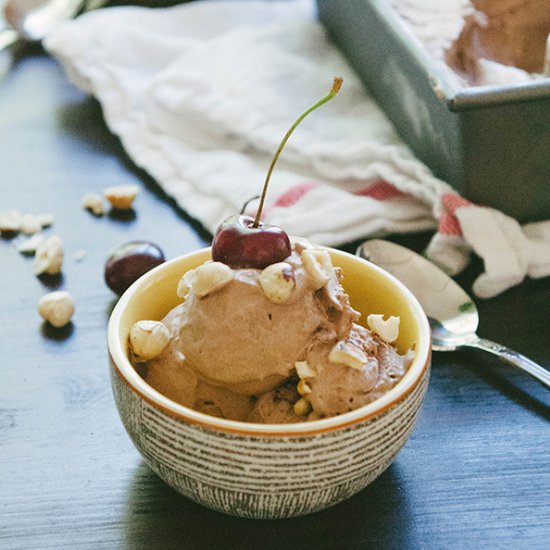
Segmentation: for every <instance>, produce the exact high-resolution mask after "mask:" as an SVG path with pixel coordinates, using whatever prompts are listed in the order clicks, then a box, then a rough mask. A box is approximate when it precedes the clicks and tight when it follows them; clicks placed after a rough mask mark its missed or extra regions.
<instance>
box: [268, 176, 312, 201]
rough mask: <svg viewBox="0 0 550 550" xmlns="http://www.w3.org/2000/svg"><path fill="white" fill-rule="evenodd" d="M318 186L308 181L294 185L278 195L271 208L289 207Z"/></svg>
mask: <svg viewBox="0 0 550 550" xmlns="http://www.w3.org/2000/svg"><path fill="white" fill-rule="evenodd" d="M318 186H319V184H318V183H317V182H315V181H308V182H305V183H299V184H298V185H294V186H293V187H291V188H290V189H287V190H286V191H285V192H284V193H283V194H282V195H279V197H278V198H277V200H276V201H275V202H274V203H273V204H272V205H271V206H272V207H278V208H288V207H289V206H292V205H293V204H296V203H297V202H298V201H299V200H300V199H301V198H302V197H303V196H304V195H305V194H307V193H309V191H311V190H312V189H315V187H318Z"/></svg>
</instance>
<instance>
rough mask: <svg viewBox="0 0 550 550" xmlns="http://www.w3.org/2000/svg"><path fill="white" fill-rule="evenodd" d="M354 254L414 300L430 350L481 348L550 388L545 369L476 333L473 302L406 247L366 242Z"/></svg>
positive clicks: (431, 264) (429, 263) (432, 266)
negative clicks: (429, 338) (424, 318)
mask: <svg viewBox="0 0 550 550" xmlns="http://www.w3.org/2000/svg"><path fill="white" fill-rule="evenodd" d="M356 253H357V255H358V256H360V257H362V258H364V259H366V260H369V261H370V262H372V263H374V264H377V265H379V266H380V267H382V268H383V269H385V270H386V271H388V272H389V273H391V274H392V275H394V276H395V277H396V278H397V279H399V280H400V281H401V282H403V283H404V284H405V285H406V286H407V287H408V288H409V290H411V292H412V293H413V294H414V295H415V296H416V297H417V299H418V301H419V302H420V304H421V305H422V307H423V308H424V311H425V312H426V315H427V316H428V318H429V320H430V326H431V328H432V346H433V349H434V350H436V351H454V350H456V349H459V348H477V349H481V350H484V351H487V352H489V353H492V354H493V355H496V356H497V357H499V358H500V359H503V360H504V361H506V362H508V363H510V364H512V365H514V366H516V367H518V368H520V369H522V370H524V371H525V372H527V373H528V374H530V375H531V376H533V377H534V378H536V379H537V380H538V381H539V382H541V383H542V384H544V385H545V386H546V387H548V388H550V372H549V371H547V370H546V369H545V368H543V367H541V366H540V365H538V364H537V363H535V362H534V361H531V359H528V358H527V357H525V356H523V355H521V354H520V353H517V352H515V351H512V350H511V349H508V348H507V347H505V346H502V345H500V344H496V343H495V342H491V341H490V340H487V339H485V338H480V337H479V336H478V335H477V334H476V330H477V327H478V324H479V315H478V312H477V308H476V306H475V304H474V302H473V301H472V299H471V298H470V296H468V294H466V292H464V290H462V288H461V287H460V286H459V285H458V284H457V283H455V281H453V279H451V277H449V276H448V275H447V274H446V273H445V272H443V271H441V269H439V268H438V267H437V266H435V265H434V264H433V263H431V262H430V261H429V260H427V259H426V258H424V257H423V256H420V255H419V254H417V253H416V252H413V251H412V250H409V249H408V248H405V247H403V246H400V245H398V244H395V243H392V242H389V241H384V240H379V239H374V240H371V241H366V242H365V243H363V244H362V245H361V246H359V248H358V249H357V252H356Z"/></svg>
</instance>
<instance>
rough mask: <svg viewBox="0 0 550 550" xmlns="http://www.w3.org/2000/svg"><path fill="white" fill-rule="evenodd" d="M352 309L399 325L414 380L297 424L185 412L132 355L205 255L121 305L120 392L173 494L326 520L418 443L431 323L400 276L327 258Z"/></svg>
mask: <svg viewBox="0 0 550 550" xmlns="http://www.w3.org/2000/svg"><path fill="white" fill-rule="evenodd" d="M329 251H330V253H331V256H332V259H333V262H334V264H335V265H338V266H340V267H342V269H343V272H344V281H343V284H344V287H345V288H346V291H347V292H348V293H349V295H350V298H351V303H352V305H353V306H354V307H355V309H358V310H359V311H360V312H361V313H362V314H363V317H362V319H364V317H365V316H366V315H367V314H368V313H384V314H385V315H399V316H400V317H401V329H400V336H399V340H398V342H397V346H398V348H399V349H400V351H402V352H403V351H405V350H406V349H409V348H410V347H411V346H413V345H414V348H415V351H416V353H415V358H414V360H413V362H412V364H411V366H410V368H409V370H408V371H407V373H406V375H405V377H404V378H403V379H402V380H401V381H400V382H399V383H398V384H397V385H396V386H395V387H394V388H393V389H392V390H390V391H389V392H388V393H386V394H385V395H383V396H382V397H381V398H379V399H377V400H376V401H374V402H372V403H370V404H368V405H366V406H364V407H361V408H360V409H357V410H355V411H352V412H349V413H346V414H343V415H340V416H337V417H333V418H326V419H322V420H316V421H313V422H303V423H298V424H290V425H288V424H253V423H245V422H236V421H231V420H225V419H220V418H215V417H212V416H209V415H205V414H202V413H199V412H197V411H194V410H191V409H189V408H187V407H183V406H181V405H178V404H177V403H175V402H173V401H171V400H170V399H168V398H166V397H164V396H163V395H162V394H160V393H159V392H157V391H156V390H154V389H153V388H152V387H151V386H149V385H148V384H147V383H146V382H145V381H144V380H143V379H142V378H141V377H140V376H139V375H138V373H137V372H136V371H135V370H134V368H133V367H132V365H131V363H130V361H129V360H128V356H127V341H128V334H129V330H130V327H131V326H132V324H133V323H134V322H135V321H137V320H139V319H161V318H162V317H163V316H164V314H166V313H167V312H168V311H169V310H170V309H171V308H172V307H174V306H175V305H177V303H178V301H179V300H178V298H177V296H176V288H177V283H178V281H179V279H180V277H181V276H182V275H183V273H184V272H185V271H187V270H189V269H192V268H194V267H196V266H197V265H199V264H201V263H203V262H204V261H205V260H207V259H209V257H210V250H209V249H204V250H201V251H198V252H194V253H192V254H188V255H186V256H183V257H181V258H177V259H175V260H172V261H169V262H166V263H165V264H163V265H161V266H159V267H157V268H155V269H153V270H152V271H150V272H149V273H147V274H146V275H144V276H143V277H142V278H141V279H139V281H137V282H136V283H134V285H132V286H131V287H130V288H129V289H128V290H127V291H126V293H125V294H124V295H123V296H122V297H121V298H120V300H119V302H118V304H117V305H116V307H115V309H114V311H113V313H112V316H111V319H110V323H109V331H108V346H109V354H110V361H111V380H112V386H113V393H114V397H115V401H116V405H117V407H118V410H119V413H120V417H121V419H122V422H123V423H124V426H125V428H126V430H127V432H128V434H129V435H130V437H131V439H132V441H133V442H134V444H135V446H136V447H137V449H138V450H139V451H140V453H141V454H142V455H143V457H144V459H145V460H146V462H147V463H148V464H149V466H150V467H151V468H152V469H153V470H154V471H155V472H156V473H157V474H158V475H159V476H160V477H161V478H162V479H163V480H164V481H165V482H166V483H168V484H169V485H170V486H172V487H173V488H174V489H176V490H177V491H179V492H180V493H182V494H184V495H185V496H187V497H188V498H190V499H192V500H194V501H196V502H198V503H200V504H202V505H204V506H206V507H208V508H212V509H214V510H218V511H220V512H224V513H227V514H231V515H235V516H241V517H246V518H266V519H267V518H288V517H293V516H299V515H303V514H308V513H311V512H315V511H318V510H322V509H324V508H327V507H329V506H332V505H334V504H337V503H338V502H341V501H342V500H344V499H346V498H348V497H350V496H352V495H353V494H355V493H357V492H358V491H360V490H361V489H363V488H364V487H366V486H367V485H368V484H369V483H371V482H372V481H373V480H374V479H376V478H377V477H378V476H379V475H380V474H381V473H382V472H383V471H384V470H385V469H386V468H387V467H388V466H389V465H390V464H391V462H392V461H393V459H394V458H395V456H396V455H397V453H398V452H399V450H400V449H401V448H402V447H403V445H404V444H405V442H406V441H407V439H408V438H409V436H410V434H411V432H412V430H413V428H414V425H415V422H416V419H417V417H418V414H419V411H420V408H421V405H422V402H423V399H424V396H425V393H426V390H427V386H428V379H429V372H430V359H431V340H430V329H429V325H428V321H427V319H426V316H425V314H424V312H423V310H422V308H421V306H420V304H419V303H418V302H417V300H416V299H415V298H414V296H413V295H412V294H411V293H410V292H409V291H408V290H407V289H406V288H405V287H404V286H403V285H402V284H401V283H400V282H399V281H397V280H396V279H395V278H393V277H392V276H391V275H389V274H387V273H386V272H384V271H383V270H382V269H380V268H378V267H377V266H375V265H373V264H371V263H369V262H366V261H364V260H362V259H360V258H357V257H356V256H352V255H350V254H347V253H344V252H340V251H337V250H332V249H329Z"/></svg>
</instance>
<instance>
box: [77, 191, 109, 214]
mask: <svg viewBox="0 0 550 550" xmlns="http://www.w3.org/2000/svg"><path fill="white" fill-rule="evenodd" d="M80 204H81V205H82V208H84V209H86V210H89V211H90V212H91V213H92V214H93V215H94V216H103V214H105V208H104V206H103V198H102V197H101V196H100V195H98V194H97V193H86V194H85V195H84V196H83V197H82V201H81V203H80Z"/></svg>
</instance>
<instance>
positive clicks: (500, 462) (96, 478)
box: [0, 49, 550, 550]
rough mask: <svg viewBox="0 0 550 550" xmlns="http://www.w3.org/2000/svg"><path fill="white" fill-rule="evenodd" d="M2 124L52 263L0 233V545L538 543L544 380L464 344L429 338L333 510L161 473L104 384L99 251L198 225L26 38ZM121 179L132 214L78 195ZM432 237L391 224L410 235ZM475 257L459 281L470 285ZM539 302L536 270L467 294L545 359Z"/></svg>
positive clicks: (8, 197)
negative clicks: (365, 472)
mask: <svg viewBox="0 0 550 550" xmlns="http://www.w3.org/2000/svg"><path fill="white" fill-rule="evenodd" d="M0 129H1V131H0V159H1V160H0V168H1V173H0V211H3V210H8V209H10V208H18V209H19V210H21V211H22V212H30V213H38V212H49V213H52V214H54V216H55V223H54V225H53V226H52V227H51V228H50V229H49V230H48V233H49V234H57V235H59V236H60V237H61V238H62V240H63V242H64V245H65V253H66V259H65V264H64V268H63V275H62V276H61V277H59V278H53V279H52V278H50V279H47V280H46V279H44V280H43V279H39V278H37V277H36V276H35V275H34V274H33V269H32V259H30V258H26V257H23V256H21V255H20V254H19V253H18V251H17V250H16V248H15V246H14V242H17V241H13V240H10V239H6V238H3V239H1V240H0V320H1V324H0V350H1V357H2V360H1V362H0V548H2V549H9V550H11V549H25V550H30V549H47V548H52V549H53V548H55V549H80V548H90V549H103V548H109V549H110V548H127V549H141V548H143V549H155V548H161V549H165V548H186V549H187V548H191V549H194V548H208V549H209V548H212V549H216V548H222V549H224V548H246V549H248V548H262V549H272V548H273V549H274V548H292V549H306V548H308V549H309V548H312V549H316V550H319V549H325V548H384V549H391V548H405V549H416V548H434V549H439V548H451V549H454V548H491V549H492V548H515V549H518V548H525V549H535V548H548V540H549V538H550V466H549V465H550V462H549V457H550V424H549V419H550V393H549V392H548V390H546V389H544V388H543V387H542V386H540V385H539V384H537V383H536V382H535V381H533V380H531V379H530V378H527V377H526V376H525V375H523V374H522V373H520V372H517V371H515V370H513V369H512V368H510V367H507V366H505V365H503V364H501V363H499V362H498V361H497V360H495V359H492V358H490V357H489V356H486V355H480V354H479V353H475V352H472V353H470V354H467V353H448V354H437V353H436V354H434V358H433V374H432V378H431V381H430V387H429V391H428V396H427V400H426V403H425V406H424V408H423V411H422V414H421V417H420V420H419V422H418V424H417V428H416V430H415V432H414V434H413V436H412V438H411V439H410V440H409V442H408V443H407V445H406V446H405V448H404V449H403V450H402V452H401V453H400V454H399V456H398V457H397V459H396V461H395V462H394V464H393V465H392V466H391V467H390V468H389V469H388V470H387V471H386V472H385V473H384V474H383V475H382V476H381V477H380V478H379V479H378V480H376V481H375V482H374V483H373V484H372V485H371V486H369V487H367V488H366V489H365V490H364V491H362V492H361V493H360V494H358V495H356V496H355V497H353V498H351V499H350V500H348V501H346V502H344V503H342V504H340V505H338V506H336V507H334V508H332V509H329V510H326V511H324V512H320V513H317V514H314V515H311V516H306V517H303V518H296V519H291V520H284V521H254V520H243V519H236V518H232V517H229V516H225V515H222V514H219V513H216V512H212V511H209V510H207V509H204V508H202V507H200V506H198V505H196V504H194V503H192V502H190V501H188V500H187V499H186V498H184V497H182V496H180V495H179V494H177V493H176V492H174V491H173V490H172V489H170V488H168V487H167V486H165V485H164V484H163V482H162V481H160V480H159V479H158V478H157V477H156V475H155V474H154V473H153V472H152V471H150V470H149V468H148V467H147V466H146V464H144V462H143V461H142V459H141V458H140V455H139V454H138V452H137V451H136V450H135V448H134V447H133V446H132V444H131V443H130V439H129V438H128V437H127V435H126V433H125V431H124V428H123V427H122V424H121V422H120V420H119V418H118V415H117V411H116V409H115V405H114V401H113V399H112V394H111V387H110V382H109V375H108V365H107V353H106V327H107V321H108V317H109V313H110V311H111V309H112V307H113V304H114V303H115V296H114V295H113V294H112V293H111V291H110V290H109V289H108V288H107V287H106V286H105V285H104V283H103V265H104V260H105V257H106V255H107V253H108V251H109V250H110V249H111V248H112V247H113V246H115V245H118V244H121V243H123V242H126V241H129V240H132V239H142V238H145V239H150V240H152V241H154V242H156V243H157V244H159V245H160V246H161V247H162V248H163V249H164V251H165V253H166V256H167V257H168V258H172V257H175V256H177V255H180V254H183V253H185V252H188V251H191V250H194V249H197V248H199V247H201V246H203V245H205V244H206V243H208V242H209V239H210V235H208V234H207V233H206V232H204V231H202V230H201V229H200V228H199V227H197V226H196V225H194V224H193V223H192V221H191V220H190V219H189V218H188V217H187V216H186V215H185V213H183V212H181V211H179V210H178V209H177V208H176V207H175V205H174V204H173V203H172V202H171V201H170V200H169V199H168V198H167V197H165V196H164V195H163V193H162V192H161V191H160V190H159V188H158V187H157V186H156V185H155V183H154V182H153V181H151V180H150V179H149V178H148V177H147V176H146V175H145V174H143V173H140V172H139V171H138V170H136V169H135V168H134V167H133V166H132V164H131V162H130V161H129V160H128V159H127V158H126V156H125V154H124V151H123V150H122V148H121V146H120V144H119V143H118V141H117V139H116V138H115V137H113V136H112V135H111V134H110V133H109V131H108V130H107V128H106V126H105V124H104V121H103V119H102V114H101V109H100V107H99V105H98V103H97V102H96V101H95V100H94V99H92V98H89V97H86V96H85V95H83V94H82V93H81V92H79V91H78V90H77V89H75V88H74V87H73V86H72V85H71V84H70V83H69V82H68V80H67V79H66V77H65V75H64V74H63V72H62V70H61V68H60V67H59V66H58V65H57V63H56V62H55V61H53V60H52V59H50V58H48V57H47V56H45V55H44V54H42V53H41V52H40V51H38V50H36V49H34V50H33V49H30V50H27V51H23V52H22V53H21V54H20V55H19V56H18V58H17V60H16V62H15V63H14V65H13V66H12V67H11V68H10V70H9V71H7V72H6V73H5V74H4V75H3V77H2V78H1V80H0ZM122 183H135V184H137V185H138V186H139V187H140V194H139V196H138V199H137V201H136V205H135V215H132V216H126V217H113V216H109V215H107V216H104V217H102V218H95V217H93V216H92V215H90V214H89V213H87V212H85V211H83V210H82V209H81V207H80V201H81V198H82V196H83V195H84V194H85V193H87V192H91V191H95V192H99V193H101V192H102V190H103V189H104V188H105V187H107V186H110V185H115V184H122ZM428 238H429V235H426V234H420V235H411V236H407V237H401V238H399V239H396V240H398V241H399V242H402V243H404V244H407V245H409V246H411V247H413V248H416V249H417V250H419V249H421V248H422V247H423V246H424V245H425V244H426V242H427V239H428ZM354 246H355V243H351V244H349V245H348V246H347V247H345V248H347V249H349V250H353V248H354ZM83 253H85V255H84V257H83V258H81V259H80V260H79V259H78V257H79V255H81V254H83ZM479 269H480V266H479V265H475V264H474V265H473V266H472V267H471V268H470V269H469V270H468V272H467V273H465V274H464V275H462V276H461V277H460V278H459V282H461V283H462V284H463V285H465V286H466V288H467V289H469V288H470V285H471V282H472V280H473V278H474V277H475V276H476V274H478V273H479ZM54 288H59V289H66V290H68V291H69V292H71V293H72V295H73V296H74V298H75V301H76V313H75V316H74V320H73V321H74V322H73V323H72V324H71V325H70V326H69V327H67V328H65V329H61V330H54V329H51V328H50V327H48V326H46V325H45V324H43V323H42V321H41V319H40V318H39V316H38V314H37V312H36V304H37V301H38V299H39V298H40V297H41V296H42V295H44V294H45V293H46V292H48V291H50V290H52V289H54ZM549 307H550V283H549V281H548V279H546V280H538V281H526V282H525V283H523V284H522V285H520V286H518V287H516V288H514V289H512V290H510V291H508V292H506V293H505V294H503V295H501V296H499V297H497V298H495V299H492V300H487V301H480V302H479V308H480V315H481V325H480V329H479V333H480V334H481V335H482V336H484V337H487V338H490V339H493V340H496V341H498V342H501V343H503V344H506V345H508V346H509V347H511V348H513V349H516V350H518V351H520V352H522V353H524V354H526V355H528V356H530V357H531V358H532V359H534V360H535V361H538V362H539V363H541V364H542V365H543V366H545V367H546V368H550V349H549V348H550V315H549Z"/></svg>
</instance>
